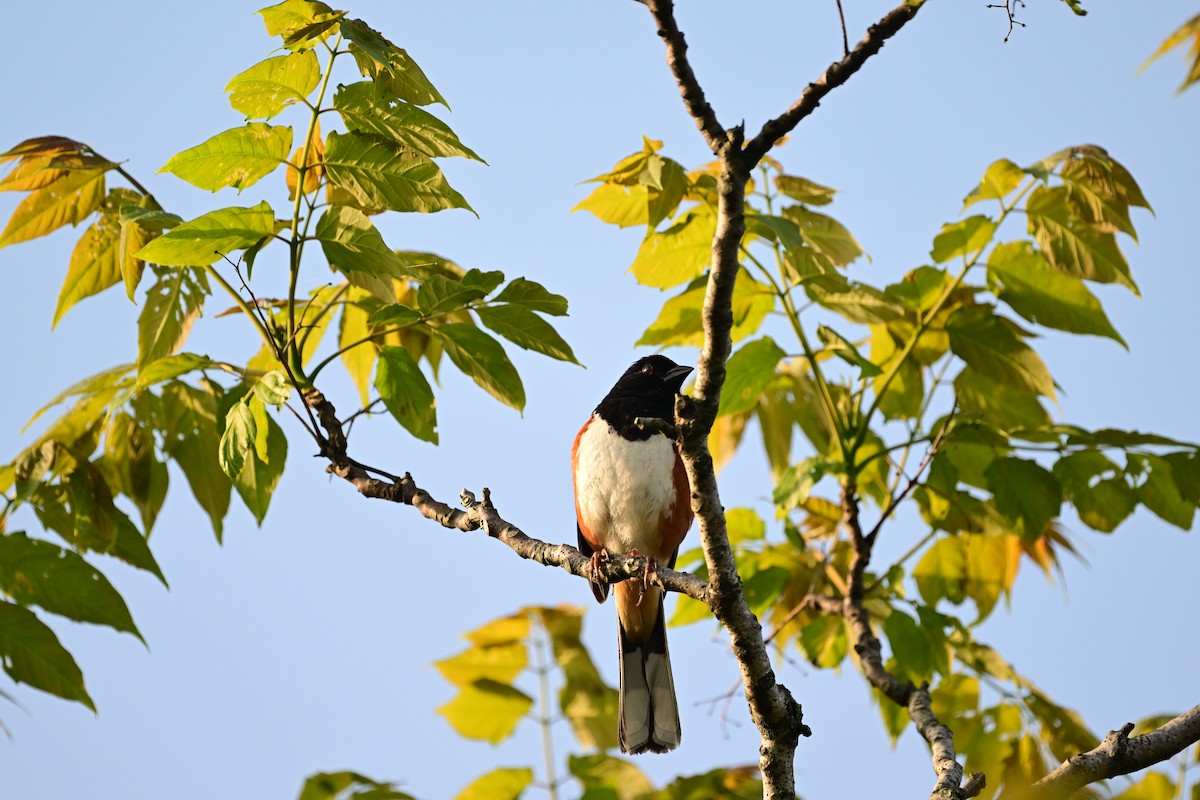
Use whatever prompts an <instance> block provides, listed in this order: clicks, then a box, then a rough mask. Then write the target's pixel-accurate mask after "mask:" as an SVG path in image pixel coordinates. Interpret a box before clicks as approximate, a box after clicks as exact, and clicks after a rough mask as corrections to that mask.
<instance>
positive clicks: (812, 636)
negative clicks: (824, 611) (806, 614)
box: [800, 616, 848, 669]
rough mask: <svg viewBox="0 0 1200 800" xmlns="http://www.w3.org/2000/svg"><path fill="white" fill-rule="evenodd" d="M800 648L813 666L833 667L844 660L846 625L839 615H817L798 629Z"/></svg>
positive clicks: (846, 645)
mask: <svg viewBox="0 0 1200 800" xmlns="http://www.w3.org/2000/svg"><path fill="white" fill-rule="evenodd" d="M800 649H801V650H803V651H804V655H805V656H806V657H807V658H808V660H809V661H810V662H812V663H813V664H814V665H815V666H818V667H820V668H822V669H833V668H834V667H837V666H839V665H840V664H841V663H842V662H843V661H845V660H846V653H847V650H848V641H847V638H846V626H845V624H844V623H843V622H842V620H841V618H839V617H826V616H821V617H817V618H815V619H813V620H811V621H809V622H807V623H805V625H804V627H803V628H801V630H800Z"/></svg>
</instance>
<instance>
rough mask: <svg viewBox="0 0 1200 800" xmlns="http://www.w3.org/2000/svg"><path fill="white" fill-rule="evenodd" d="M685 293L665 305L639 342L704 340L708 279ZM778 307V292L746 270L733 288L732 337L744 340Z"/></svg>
mask: <svg viewBox="0 0 1200 800" xmlns="http://www.w3.org/2000/svg"><path fill="white" fill-rule="evenodd" d="M698 282H699V283H700V285H699V286H692V287H690V288H688V289H687V290H685V291H684V292H683V293H682V294H678V295H676V296H675V297H672V298H671V299H670V300H668V301H667V302H666V303H664V304H663V307H662V311H660V312H659V315H658V319H656V320H654V322H652V323H650V327H649V328H647V329H646V331H645V333H643V334H642V336H641V338H640V339H638V340H637V344H638V345H661V346H664V347H666V346H669V345H694V346H697V347H698V346H700V345H701V344H702V343H703V341H704V320H703V310H704V294H705V292H706V291H707V282H704V281H698ZM773 308H775V295H774V294H773V293H772V292H771V290H770V289H769V288H768V287H767V286H765V285H763V284H761V283H758V282H757V281H755V280H754V278H753V277H751V276H750V274H749V273H747V272H745V271H744V270H743V271H742V272H741V274H739V275H738V278H737V283H736V284H734V287H733V300H732V311H733V328H732V330H731V331H730V337H731V338H732V340H733V341H734V342H740V341H741V340H742V339H745V338H746V337H747V336H750V335H751V334H753V333H754V332H755V331H757V330H758V328H759V326H760V325H762V323H763V320H764V319H766V317H767V314H769V313H771V310H772V309H773Z"/></svg>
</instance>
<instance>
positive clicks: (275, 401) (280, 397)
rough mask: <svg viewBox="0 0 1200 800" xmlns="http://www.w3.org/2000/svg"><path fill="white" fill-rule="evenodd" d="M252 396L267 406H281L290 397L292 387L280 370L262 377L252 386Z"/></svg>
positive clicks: (272, 371)
mask: <svg viewBox="0 0 1200 800" xmlns="http://www.w3.org/2000/svg"><path fill="white" fill-rule="evenodd" d="M254 394H255V395H257V396H258V398H259V399H260V400H262V401H263V402H264V403H266V404H267V405H269V406H277V407H278V406H281V405H283V404H284V403H286V402H287V401H288V398H289V397H291V396H292V385H291V384H290V383H288V378H287V375H285V374H284V372H283V370H281V369H274V370H271V371H270V372H268V373H267V374H266V375H263V376H262V377H261V378H259V379H258V381H257V382H256V383H255V384H254Z"/></svg>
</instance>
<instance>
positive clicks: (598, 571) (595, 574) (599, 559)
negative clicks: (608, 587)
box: [588, 550, 608, 586]
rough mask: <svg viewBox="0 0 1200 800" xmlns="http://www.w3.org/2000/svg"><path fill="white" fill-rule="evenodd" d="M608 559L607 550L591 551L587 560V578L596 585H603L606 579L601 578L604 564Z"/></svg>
mask: <svg viewBox="0 0 1200 800" xmlns="http://www.w3.org/2000/svg"><path fill="white" fill-rule="evenodd" d="M607 561H608V551H607V550H597V551H596V552H594V553H592V560H591V561H589V562H588V570H589V576H588V579H589V580H590V581H591V582H592V583H594V584H596V585H597V586H604V585H605V584H607V583H608V581H605V580H601V578H602V577H603V575H604V564H605V563H606V562H607Z"/></svg>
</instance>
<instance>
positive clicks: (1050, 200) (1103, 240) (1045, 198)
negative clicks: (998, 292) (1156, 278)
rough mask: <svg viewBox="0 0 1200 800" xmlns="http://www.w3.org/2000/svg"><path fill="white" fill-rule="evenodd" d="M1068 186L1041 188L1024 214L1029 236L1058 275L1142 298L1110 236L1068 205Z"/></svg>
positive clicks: (1030, 199) (1033, 194) (1033, 196)
mask: <svg viewBox="0 0 1200 800" xmlns="http://www.w3.org/2000/svg"><path fill="white" fill-rule="evenodd" d="M1069 195H1070V190H1069V189H1068V188H1067V187H1065V186H1049V187H1047V186H1039V187H1038V188H1037V189H1034V190H1033V193H1032V194H1031V195H1030V196H1029V202H1028V203H1026V206H1025V210H1026V212H1027V217H1028V219H1029V232H1030V233H1031V234H1032V235H1033V238H1034V240H1035V241H1037V243H1038V245H1039V246H1040V247H1041V248H1042V250H1043V252H1045V254H1046V258H1047V259H1048V260H1049V262H1050V266H1052V267H1054V268H1055V269H1056V270H1058V271H1059V272H1063V273H1066V274H1067V275H1072V276H1074V277H1076V278H1083V279H1084V280H1089V281H1096V282H1097V283H1119V284H1122V285H1123V286H1127V287H1129V289H1130V290H1132V291H1133V292H1134V294H1139V292H1138V288H1137V284H1135V283H1134V282H1133V278H1132V276H1131V275H1130V273H1129V264H1128V263H1126V261H1125V256H1123V255H1122V254H1121V249H1120V247H1118V246H1117V240H1116V237H1115V236H1114V235H1113V234H1111V233H1105V232H1103V231H1100V230H1097V229H1096V228H1095V227H1094V226H1092V225H1089V224H1088V223H1087V222H1086V221H1084V220H1083V219H1081V218H1080V217H1079V215H1078V214H1076V213H1075V211H1074V210H1073V209H1072V207H1071V204H1070V203H1069V202H1068V198H1069Z"/></svg>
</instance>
